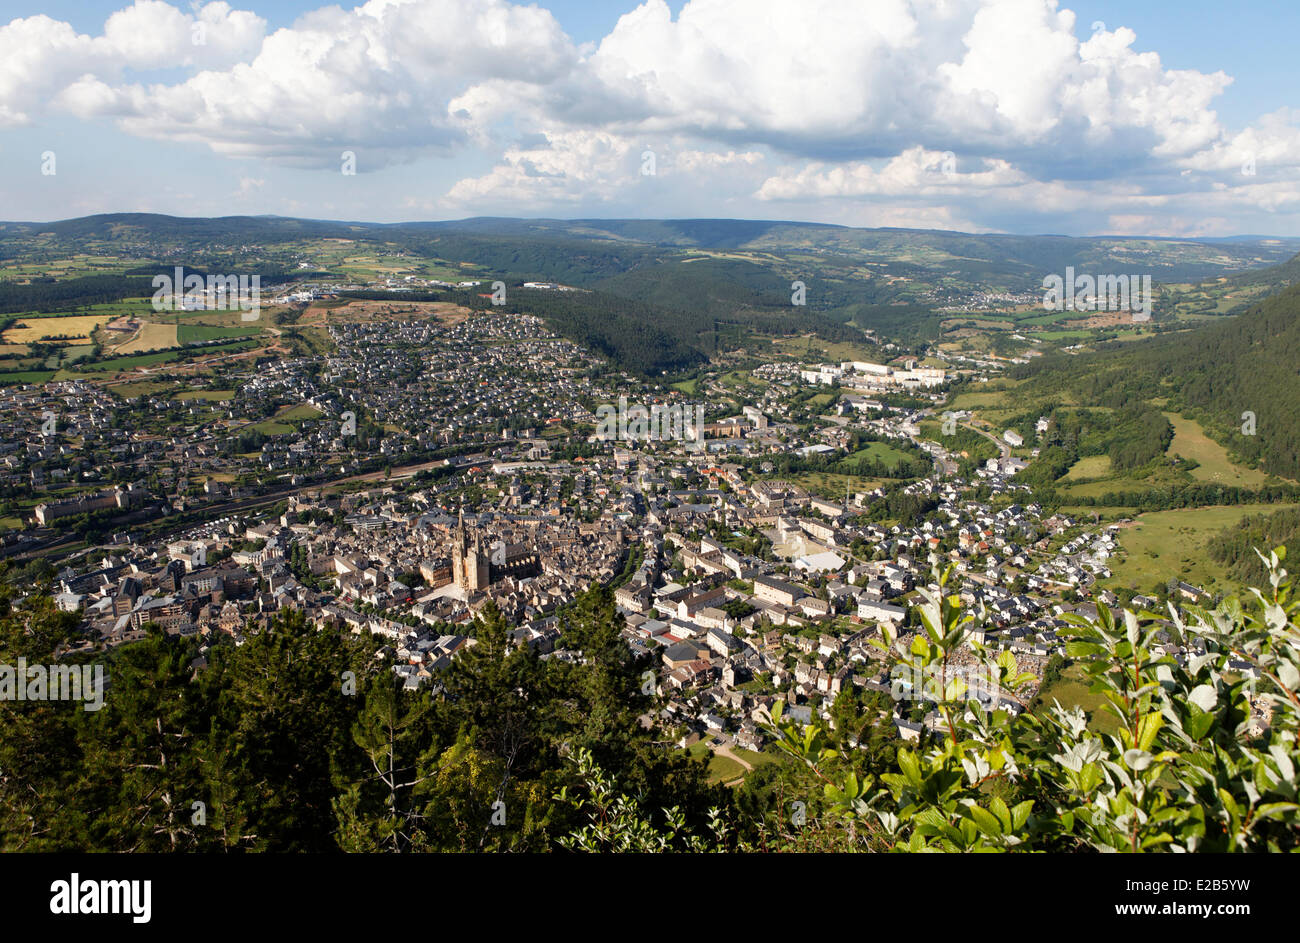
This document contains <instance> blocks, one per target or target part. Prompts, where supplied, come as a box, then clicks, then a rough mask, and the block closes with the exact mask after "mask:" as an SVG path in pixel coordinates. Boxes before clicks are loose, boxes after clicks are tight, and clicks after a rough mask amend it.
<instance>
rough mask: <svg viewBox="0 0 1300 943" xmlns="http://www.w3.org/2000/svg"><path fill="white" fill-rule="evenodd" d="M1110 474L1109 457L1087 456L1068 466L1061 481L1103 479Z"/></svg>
mask: <svg viewBox="0 0 1300 943" xmlns="http://www.w3.org/2000/svg"><path fill="white" fill-rule="evenodd" d="M1110 472H1111V468H1110V456H1109V455H1089V456H1087V457H1085V458H1081V459H1079V460H1078V461H1077V462H1075V463H1074V464H1073V465H1071V466H1070V470H1069V471H1068V472H1066V473H1065V476H1064V477H1063V478H1062V479H1061V480H1062V481H1078V480H1079V479H1081V478H1104V477H1105V476H1107V475H1109V474H1110Z"/></svg>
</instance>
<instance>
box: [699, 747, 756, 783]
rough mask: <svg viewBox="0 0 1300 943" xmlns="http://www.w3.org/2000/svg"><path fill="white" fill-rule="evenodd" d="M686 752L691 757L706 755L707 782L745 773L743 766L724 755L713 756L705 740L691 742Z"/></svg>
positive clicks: (731, 778)
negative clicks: (707, 764) (707, 763)
mask: <svg viewBox="0 0 1300 943" xmlns="http://www.w3.org/2000/svg"><path fill="white" fill-rule="evenodd" d="M686 753H687V754H688V755H690V757H691V758H692V759H700V758H702V757H707V758H708V760H709V782H711V783H723V782H728V781H730V780H733V779H738V778H740V777H741V776H744V775H745V767H743V766H741V765H740V764H739V763H737V762H736V761H735V760H733V759H730V758H729V757H725V756H715V755H713V753H712V751H710V750H709V746H708V744H707V743H705V741H703V740H700V741H699V742H697V743H694V744H692V745H691V746H690V747H689V748H688V749H687V750H686Z"/></svg>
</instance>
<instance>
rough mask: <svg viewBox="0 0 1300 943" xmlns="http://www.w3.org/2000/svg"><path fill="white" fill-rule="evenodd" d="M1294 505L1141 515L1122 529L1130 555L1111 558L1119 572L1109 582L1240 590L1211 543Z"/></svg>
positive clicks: (1145, 587)
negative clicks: (1252, 518) (1212, 553)
mask: <svg viewBox="0 0 1300 943" xmlns="http://www.w3.org/2000/svg"><path fill="white" fill-rule="evenodd" d="M1294 506H1295V505H1284V504H1238V505H1230V506H1226V507H1223V506H1220V507H1204V508H1180V509H1178V510H1175V511H1154V512H1150V513H1147V514H1142V515H1140V516H1139V517H1138V519H1137V522H1136V523H1135V524H1134V525H1133V526H1132V527H1126V528H1124V529H1123V530H1121V531H1120V533H1119V544H1120V547H1121V548H1122V549H1123V550H1124V551H1125V554H1124V556H1123V558H1114V559H1112V560H1111V567H1110V569H1111V572H1112V573H1113V574H1114V576H1113V577H1112V578H1111V579H1110V580H1108V581H1106V582H1108V583H1110V584H1111V585H1113V586H1127V587H1133V588H1135V589H1138V590H1142V591H1148V592H1149V591H1151V590H1154V589H1163V588H1164V586H1165V584H1166V583H1168V581H1169V580H1171V579H1180V580H1186V581H1187V582H1189V583H1193V584H1195V585H1197V586H1200V587H1201V588H1203V589H1207V590H1212V589H1223V590H1229V589H1233V588H1236V587H1235V585H1234V584H1233V583H1232V582H1231V581H1229V580H1227V579H1225V578H1224V576H1223V574H1222V571H1221V569H1220V567H1219V565H1218V564H1217V563H1215V562H1214V561H1213V560H1210V559H1209V557H1208V556H1207V554H1206V552H1205V544H1206V541H1208V540H1209V539H1210V538H1211V537H1214V536H1216V535H1217V534H1218V533H1219V532H1220V531H1221V530H1223V529H1224V528H1226V527H1230V526H1232V525H1233V524H1235V523H1237V522H1238V521H1239V520H1241V519H1242V518H1243V517H1246V516H1248V515H1251V514H1258V513H1261V512H1269V511H1277V510H1281V509H1283V508H1286V507H1294Z"/></svg>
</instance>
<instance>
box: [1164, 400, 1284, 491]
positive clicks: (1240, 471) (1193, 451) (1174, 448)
mask: <svg viewBox="0 0 1300 943" xmlns="http://www.w3.org/2000/svg"><path fill="white" fill-rule="evenodd" d="M1164 416H1165V418H1166V419H1168V420H1169V422H1170V423H1171V424H1172V425H1173V427H1174V439H1173V441H1172V442H1170V443H1169V448H1168V450H1167V452H1168V454H1169V455H1181V456H1182V457H1183V458H1190V459H1194V460H1195V461H1197V462H1199V463H1200V464H1199V467H1197V468H1193V469H1192V477H1193V478H1195V479H1196V480H1197V481H1212V482H1215V483H1216V484H1223V485H1237V486H1239V487H1242V488H1258V487H1259V486H1260V485H1263V484H1264V483H1265V482H1267V481H1268V480H1269V476H1268V475H1267V474H1265V473H1264V472H1262V471H1258V470H1256V469H1253V468H1245V467H1243V466H1241V465H1237V464H1236V463H1234V462H1233V461H1232V459H1230V458H1228V452H1227V449H1225V448H1224V447H1223V446H1221V445H1220V444H1219V443H1217V442H1215V441H1214V440H1213V439H1211V438H1210V437H1209V436H1208V435H1206V434H1205V430H1204V429H1202V428H1201V424H1200V423H1198V422H1196V421H1195V420H1194V419H1184V418H1183V417H1182V416H1179V415H1178V414H1177V413H1165V414H1164Z"/></svg>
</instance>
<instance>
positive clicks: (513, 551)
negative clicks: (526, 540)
mask: <svg viewBox="0 0 1300 943" xmlns="http://www.w3.org/2000/svg"><path fill="white" fill-rule="evenodd" d="M473 530H474V533H473V535H472V536H471V535H470V534H468V533H466V531H465V512H464V511H462V512H461V514H460V519H459V520H458V521H457V524H456V536H455V538H454V539H453V540H452V548H451V578H452V582H454V583H455V584H456V586H457V588H459V589H460V590H461V591H463V592H464V593H465V594H466V595H467V596H468V595H472V594H473V593H476V592H479V591H480V590H484V589H487V588H488V587H489V586H491V585H492V584H493V583H495V582H497V581H498V580H502V579H505V578H507V577H512V578H514V579H526V578H527V577H530V576H536V575H537V574H538V573H540V572H541V569H542V568H541V561H540V559H539V558H538V554H537V552H536V551H535V550H534V549H532V548H531V547H530V546H528V545H527V544H523V543H519V544H513V545H509V546H507V545H506V544H505V543H504V542H503V541H498V542H497V544H494V545H493V546H494V549H493V551H492V553H491V554H489V553H488V551H487V549H486V548H485V547H484V546H483V543H482V540H481V539H480V537H479V533H478V529H477V528H474V529H473Z"/></svg>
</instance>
